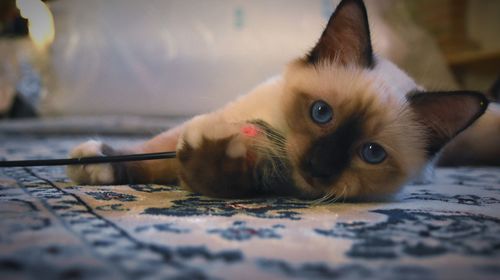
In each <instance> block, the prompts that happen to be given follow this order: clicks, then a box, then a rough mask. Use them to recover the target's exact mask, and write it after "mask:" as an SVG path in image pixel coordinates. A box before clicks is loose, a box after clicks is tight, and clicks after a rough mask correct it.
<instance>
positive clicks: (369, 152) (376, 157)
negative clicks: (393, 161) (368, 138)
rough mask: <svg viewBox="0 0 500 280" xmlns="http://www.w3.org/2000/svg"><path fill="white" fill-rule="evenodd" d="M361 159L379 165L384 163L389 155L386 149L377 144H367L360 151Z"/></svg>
mask: <svg viewBox="0 0 500 280" xmlns="http://www.w3.org/2000/svg"><path fill="white" fill-rule="evenodd" d="M359 153H360V156H361V158H362V159H363V160H364V161H366V162H367V163H370V164H378V163H381V162H382V161H384V159H385V158H386V157H387V153H386V152H385V150H384V148H382V146H380V145H379V144H377V143H366V144H364V145H363V146H361V150H360V151H359Z"/></svg>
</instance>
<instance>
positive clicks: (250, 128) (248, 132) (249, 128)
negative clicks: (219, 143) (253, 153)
mask: <svg viewBox="0 0 500 280" xmlns="http://www.w3.org/2000/svg"><path fill="white" fill-rule="evenodd" d="M241 133H243V135H245V136H248V137H255V136H257V134H259V130H258V129H257V127H256V126H255V125H253V124H247V125H244V126H243V127H241Z"/></svg>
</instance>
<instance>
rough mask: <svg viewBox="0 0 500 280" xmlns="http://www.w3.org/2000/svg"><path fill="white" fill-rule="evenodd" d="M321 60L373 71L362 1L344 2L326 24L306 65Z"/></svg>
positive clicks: (350, 0)
mask: <svg viewBox="0 0 500 280" xmlns="http://www.w3.org/2000/svg"><path fill="white" fill-rule="evenodd" d="M322 60H329V61H335V62H339V63H341V64H343V65H349V64H354V65H357V66H361V67H367V68H371V67H373V63H374V62H373V50H372V45H371V40H370V28H369V26H368V16H367V13H366V8H365V5H364V3H363V1H362V0H343V1H342V2H340V4H339V5H338V7H337V10H336V11H335V12H334V13H333V15H332V16H331V17H330V20H329V21H328V24H327V26H326V28H325V30H324V31H323V34H322V35H321V38H320V39H319V41H318V43H317V44H316V46H315V47H314V48H313V49H312V50H311V52H310V53H309V55H308V56H307V62H309V63H311V64H316V63H318V62H320V61H322Z"/></svg>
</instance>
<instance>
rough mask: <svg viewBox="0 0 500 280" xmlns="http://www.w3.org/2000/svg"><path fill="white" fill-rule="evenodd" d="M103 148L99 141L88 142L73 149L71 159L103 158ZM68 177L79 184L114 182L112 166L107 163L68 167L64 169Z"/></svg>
mask: <svg viewBox="0 0 500 280" xmlns="http://www.w3.org/2000/svg"><path fill="white" fill-rule="evenodd" d="M103 146H104V144H103V143H102V142H101V141H95V140H89V141H87V142H84V143H82V144H80V145H78V146H77V147H75V148H74V149H73V150H72V151H71V153H70V157H71V158H82V157H93V156H103V155H104V153H103ZM66 173H67V175H68V177H69V178H70V179H71V180H72V181H74V182H76V183H79V184H90V185H98V184H111V183H113V182H114V179H115V178H114V173H113V166H112V165H111V164H108V163H101V164H86V165H69V166H68V167H67V169H66Z"/></svg>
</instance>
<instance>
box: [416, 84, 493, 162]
mask: <svg viewBox="0 0 500 280" xmlns="http://www.w3.org/2000/svg"><path fill="white" fill-rule="evenodd" d="M407 99H408V102H409V104H410V107H411V108H412V110H413V111H414V112H415V113H416V114H417V117H418V118H419V121H421V123H422V124H423V125H424V126H425V127H426V128H427V130H428V142H427V151H428V154H429V155H430V156H432V155H434V154H436V153H437V152H438V151H439V150H440V149H441V148H442V147H443V146H444V145H445V144H446V143H447V142H448V141H450V140H451V139H452V138H453V137H455V136H456V135H457V134H459V133H460V132H461V131H462V130H464V129H466V128H467V127H469V126H470V125H471V124H472V123H473V122H474V121H475V120H476V119H477V118H479V117H480V116H481V115H482V114H483V113H484V112H485V110H486V108H487V107H488V99H486V97H485V96H484V95H483V94H481V93H479V92H473V91H454V92H416V93H411V94H409V95H408V97H407Z"/></svg>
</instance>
